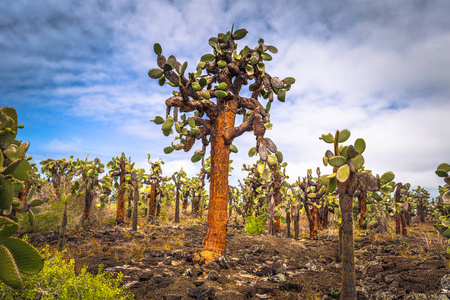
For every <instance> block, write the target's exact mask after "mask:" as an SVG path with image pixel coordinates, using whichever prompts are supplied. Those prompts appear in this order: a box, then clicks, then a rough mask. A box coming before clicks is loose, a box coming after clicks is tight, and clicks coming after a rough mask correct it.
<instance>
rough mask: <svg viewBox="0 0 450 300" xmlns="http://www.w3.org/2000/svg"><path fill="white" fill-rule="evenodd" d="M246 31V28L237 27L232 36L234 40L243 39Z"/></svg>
mask: <svg viewBox="0 0 450 300" xmlns="http://www.w3.org/2000/svg"><path fill="white" fill-rule="evenodd" d="M247 33H248V31H247V29H243V28H242V29H238V30H236V31H235V32H234V33H233V35H232V37H233V39H234V40H240V39H243V38H244V37H245V36H246V35H247Z"/></svg>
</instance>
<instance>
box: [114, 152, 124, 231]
mask: <svg viewBox="0 0 450 300" xmlns="http://www.w3.org/2000/svg"><path fill="white" fill-rule="evenodd" d="M119 178H120V179H119V187H122V185H123V184H125V160H123V158H121V159H120V177H119ZM124 195H125V189H121V190H119V192H118V194H117V213H116V224H121V223H123V222H124V218H125V216H124V212H125V199H124Z"/></svg>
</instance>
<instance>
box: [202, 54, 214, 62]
mask: <svg viewBox="0 0 450 300" xmlns="http://www.w3.org/2000/svg"><path fill="white" fill-rule="evenodd" d="M215 58H216V56H215V55H214V54H211V53H208V54H205V55H203V56H202V57H201V58H200V61H201V62H205V63H208V62H212V61H213V60H214V59H215Z"/></svg>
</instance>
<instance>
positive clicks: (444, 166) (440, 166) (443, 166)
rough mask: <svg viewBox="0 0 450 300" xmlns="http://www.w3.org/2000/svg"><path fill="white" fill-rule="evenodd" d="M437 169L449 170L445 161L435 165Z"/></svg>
mask: <svg viewBox="0 0 450 300" xmlns="http://www.w3.org/2000/svg"><path fill="white" fill-rule="evenodd" d="M437 169H438V170H439V171H444V172H450V165H449V164H447V163H442V164H440V165H439V166H438V167H437Z"/></svg>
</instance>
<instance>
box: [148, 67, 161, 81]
mask: <svg viewBox="0 0 450 300" xmlns="http://www.w3.org/2000/svg"><path fill="white" fill-rule="evenodd" d="M163 74H164V71H163V70H161V69H160V68H153V69H150V70H149V71H148V76H149V77H150V78H152V79H158V78H160V77H161V76H163Z"/></svg>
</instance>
